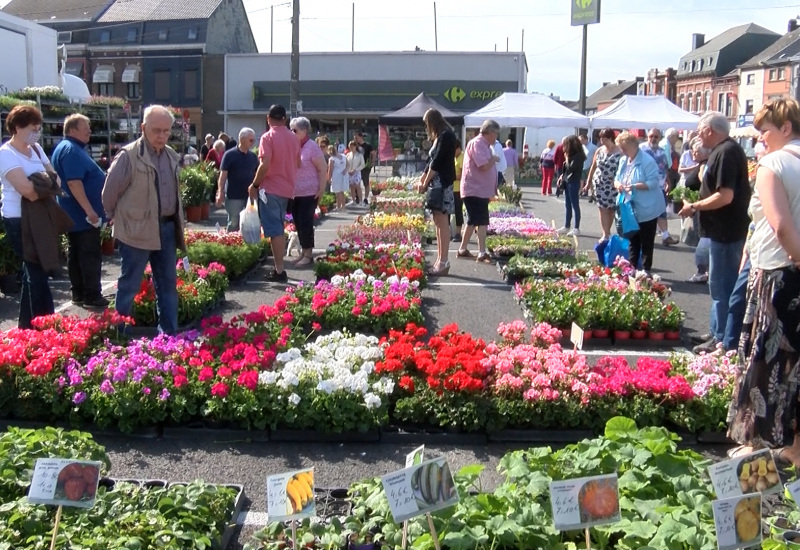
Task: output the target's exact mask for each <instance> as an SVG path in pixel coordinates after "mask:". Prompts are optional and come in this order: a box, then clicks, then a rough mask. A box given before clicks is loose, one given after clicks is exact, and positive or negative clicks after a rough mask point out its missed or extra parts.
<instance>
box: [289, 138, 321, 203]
mask: <svg viewBox="0 0 800 550" xmlns="http://www.w3.org/2000/svg"><path fill="white" fill-rule="evenodd" d="M316 158H320V159H323V160H324V158H325V156H324V155H323V154H322V149H320V148H319V145H317V142H316V141H314V140H313V139H309V140H307V141H306V142H305V144H304V145H303V146H302V147H301V148H300V168H298V169H297V178H295V180H294V196H295V197H313V196H314V195H316V194H317V193H319V172H317V167H316V166H314V159H316Z"/></svg>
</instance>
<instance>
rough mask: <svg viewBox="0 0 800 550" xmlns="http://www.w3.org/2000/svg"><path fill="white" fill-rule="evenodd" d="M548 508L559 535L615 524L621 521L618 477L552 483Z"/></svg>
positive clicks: (603, 476) (584, 478)
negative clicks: (570, 531) (565, 532)
mask: <svg viewBox="0 0 800 550" xmlns="http://www.w3.org/2000/svg"><path fill="white" fill-rule="evenodd" d="M550 505H551V507H552V511H553V522H554V523H555V527H556V529H558V530H559V531H567V530H573V529H583V528H585V527H591V526H593V525H605V524H608V523H617V522H618V521H619V520H620V510H619V486H618V480H617V474H608V475H602V476H592V477H582V478H577V479H568V480H563V481H553V482H552V483H550Z"/></svg>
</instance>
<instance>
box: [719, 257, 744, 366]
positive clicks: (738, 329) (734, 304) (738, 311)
mask: <svg viewBox="0 0 800 550" xmlns="http://www.w3.org/2000/svg"><path fill="white" fill-rule="evenodd" d="M749 277H750V257H749V256H748V258H747V259H746V260H745V261H744V265H743V266H742V270H741V271H740V272H739V277H738V278H737V279H736V284H734V285H733V292H732V293H731V299H730V300H729V301H728V321H727V323H726V324H725V337H724V338H723V340H722V347H724V348H725V349H726V350H728V351H730V350H735V349H737V348H738V347H739V336H740V335H741V334H742V323H743V322H744V310H745V308H746V306H747V279H748V278H749Z"/></svg>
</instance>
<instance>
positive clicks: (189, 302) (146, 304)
mask: <svg viewBox="0 0 800 550" xmlns="http://www.w3.org/2000/svg"><path fill="white" fill-rule="evenodd" d="M177 271H178V286H177V289H178V325H179V326H186V325H189V324H190V323H193V322H195V321H199V320H200V319H201V318H202V317H203V315H205V314H206V313H208V311H209V310H210V309H211V308H213V307H214V306H215V305H217V304H218V303H219V302H220V301H221V300H223V299H224V298H225V291H226V290H227V289H228V277H227V275H226V274H225V267H224V266H223V265H221V264H219V263H217V262H211V263H210V264H209V265H208V266H207V267H203V266H200V265H197V264H190V269H189V271H186V270H185V269H184V268H183V262H181V261H179V262H178V266H177ZM133 319H134V321H135V323H136V326H138V327H154V326H156V325H157V324H158V312H157V310H156V289H155V286H154V285H153V275H152V271H151V269H150V265H149V264H148V266H147V268H146V269H145V272H144V278H143V279H142V284H141V287H140V288H139V292H138V293H137V294H136V296H135V297H134V299H133Z"/></svg>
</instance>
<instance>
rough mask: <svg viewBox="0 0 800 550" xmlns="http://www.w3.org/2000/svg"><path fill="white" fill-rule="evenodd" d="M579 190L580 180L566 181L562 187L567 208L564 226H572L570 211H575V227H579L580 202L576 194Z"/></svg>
mask: <svg viewBox="0 0 800 550" xmlns="http://www.w3.org/2000/svg"><path fill="white" fill-rule="evenodd" d="M580 190H581V181H580V180H575V181H568V182H567V185H566V187H565V189H564V204H565V205H566V209H567V220H566V222H564V227H570V226H572V213H573V211H574V212H575V229H580V227H581V204H580V202H579V198H578V195H579V194H580Z"/></svg>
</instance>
